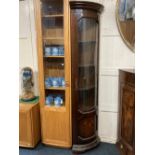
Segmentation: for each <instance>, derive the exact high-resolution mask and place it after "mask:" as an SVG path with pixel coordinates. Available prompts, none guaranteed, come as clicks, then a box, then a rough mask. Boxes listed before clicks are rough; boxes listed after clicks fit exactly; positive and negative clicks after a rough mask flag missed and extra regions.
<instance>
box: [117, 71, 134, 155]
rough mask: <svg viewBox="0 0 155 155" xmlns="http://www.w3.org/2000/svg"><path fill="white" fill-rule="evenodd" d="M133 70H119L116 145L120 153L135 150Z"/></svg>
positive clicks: (132, 152) (128, 153)
mask: <svg viewBox="0 0 155 155" xmlns="http://www.w3.org/2000/svg"><path fill="white" fill-rule="evenodd" d="M134 76H135V75H134V73H133V72H131V71H130V72H129V71H120V120H119V122H120V125H119V131H120V133H119V139H120V140H119V142H118V147H119V149H120V152H121V155H134V152H135V77H134Z"/></svg>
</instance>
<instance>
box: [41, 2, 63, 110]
mask: <svg viewBox="0 0 155 155" xmlns="http://www.w3.org/2000/svg"><path fill="white" fill-rule="evenodd" d="M41 16H42V37H43V60H44V82H45V105H47V106H48V107H49V106H50V107H51V106H52V107H63V106H65V60H64V59H65V51H64V5H63V0H41Z"/></svg>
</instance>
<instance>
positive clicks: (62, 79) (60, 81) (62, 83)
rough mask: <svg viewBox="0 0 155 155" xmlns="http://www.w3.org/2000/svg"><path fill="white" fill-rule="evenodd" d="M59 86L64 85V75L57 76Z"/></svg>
mask: <svg viewBox="0 0 155 155" xmlns="http://www.w3.org/2000/svg"><path fill="white" fill-rule="evenodd" d="M59 86H61V87H64V86H65V79H64V77H59Z"/></svg>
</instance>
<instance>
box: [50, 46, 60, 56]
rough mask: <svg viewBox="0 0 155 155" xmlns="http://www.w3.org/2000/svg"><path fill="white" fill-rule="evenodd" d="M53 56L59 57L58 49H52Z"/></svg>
mask: <svg viewBox="0 0 155 155" xmlns="http://www.w3.org/2000/svg"><path fill="white" fill-rule="evenodd" d="M51 49H52V55H59V50H58V47H52V48H51Z"/></svg>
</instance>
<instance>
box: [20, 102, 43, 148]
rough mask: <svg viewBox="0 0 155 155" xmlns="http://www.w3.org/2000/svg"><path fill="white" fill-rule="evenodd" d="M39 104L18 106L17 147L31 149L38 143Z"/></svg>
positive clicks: (21, 104)
mask: <svg viewBox="0 0 155 155" xmlns="http://www.w3.org/2000/svg"><path fill="white" fill-rule="evenodd" d="M40 137H41V133H40V114H39V103H32V104H31V103H20V104H19V146H21V147H30V148H33V147H35V146H36V144H37V143H38V142H39V141H40Z"/></svg>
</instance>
